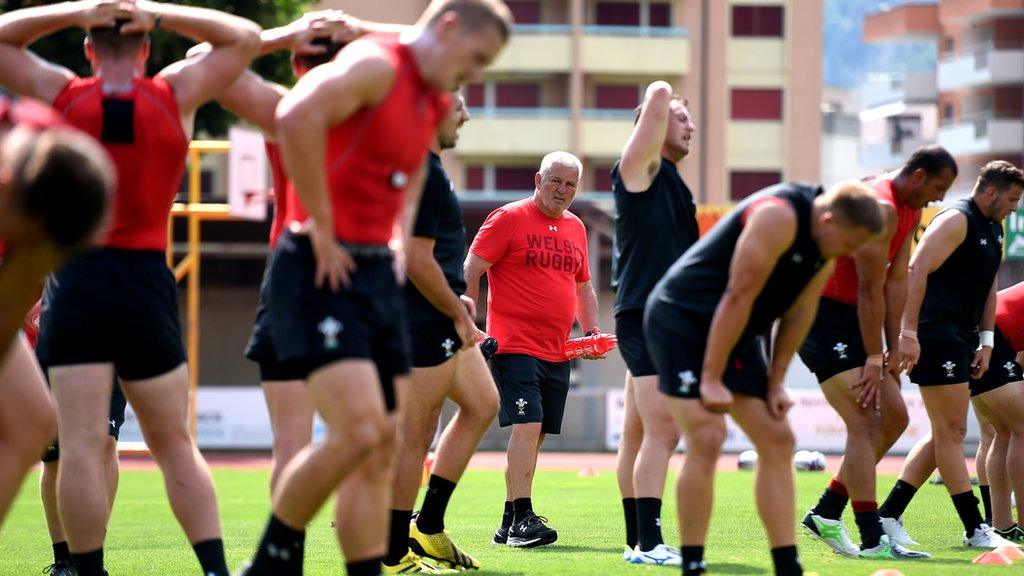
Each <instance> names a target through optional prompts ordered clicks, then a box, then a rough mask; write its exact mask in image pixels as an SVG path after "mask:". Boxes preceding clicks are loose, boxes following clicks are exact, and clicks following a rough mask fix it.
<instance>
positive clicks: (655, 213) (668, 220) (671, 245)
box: [612, 158, 700, 312]
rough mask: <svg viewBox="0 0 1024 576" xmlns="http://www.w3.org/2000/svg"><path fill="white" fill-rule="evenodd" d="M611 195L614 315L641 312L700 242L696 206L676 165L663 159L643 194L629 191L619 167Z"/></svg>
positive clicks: (617, 166) (614, 177) (613, 169)
mask: <svg viewBox="0 0 1024 576" xmlns="http://www.w3.org/2000/svg"><path fill="white" fill-rule="evenodd" d="M612 193H613V195H614V196H615V238H614V239H613V242H612V288H613V289H614V290H615V311H616V312H622V311H625V310H635V309H642V308H643V307H644V303H645V302H647V296H648V295H649V294H650V293H651V290H652V289H653V288H654V285H655V284H657V283H658V280H661V277H662V276H664V275H665V272H666V271H667V270H668V269H669V267H670V266H672V263H673V262H675V261H676V260H677V259H678V258H679V257H680V256H682V255H683V252H686V250H687V249H688V248H689V247H690V246H692V245H693V243H694V242H696V241H697V237H698V236H699V235H700V230H699V228H698V227H697V206H696V205H695V204H694V202H693V194H691V193H690V189H689V188H687V187H686V184H685V183H684V182H683V179H682V178H680V177H679V171H678V170H676V166H675V164H673V163H672V162H669V161H668V160H666V159H664V158H662V159H661V167H660V168H658V174H657V175H656V176H655V177H654V180H652V181H651V185H650V187H649V188H647V190H644V191H643V192H630V191H629V190H627V189H626V186H625V184H623V183H622V177H621V176H620V175H619V162H616V164H615V167H614V168H612Z"/></svg>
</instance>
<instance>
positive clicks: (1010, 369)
mask: <svg viewBox="0 0 1024 576" xmlns="http://www.w3.org/2000/svg"><path fill="white" fill-rule="evenodd" d="M1003 368H1006V375H1007V376H1016V375H1017V371H1016V370H1015V368H1017V365H1016V364H1015V363H1013V362H1007V363H1006V364H1003Z"/></svg>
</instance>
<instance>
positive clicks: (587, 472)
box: [579, 467, 598, 478]
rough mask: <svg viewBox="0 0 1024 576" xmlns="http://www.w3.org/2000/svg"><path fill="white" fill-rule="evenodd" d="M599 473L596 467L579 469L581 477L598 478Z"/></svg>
mask: <svg viewBox="0 0 1024 576" xmlns="http://www.w3.org/2000/svg"><path fill="white" fill-rule="evenodd" d="M597 475H598V472H597V469H596V468H590V467H587V468H581V469H580V471H579V477H580V478H596V477H597Z"/></svg>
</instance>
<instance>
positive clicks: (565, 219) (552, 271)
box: [470, 198, 590, 362]
mask: <svg viewBox="0 0 1024 576" xmlns="http://www.w3.org/2000/svg"><path fill="white" fill-rule="evenodd" d="M470 250H472V252H473V254H476V255H477V256H479V257H480V258H483V259H484V260H486V261H488V262H490V263H491V264H492V266H491V267H490V268H489V269H488V270H487V285H488V290H489V292H488V295H487V332H488V334H490V335H491V336H493V337H494V338H495V339H496V340H497V341H498V353H499V354H528V355H530V356H533V357H534V358H539V359H541V360H546V361H548V362H562V361H564V360H565V355H564V353H563V351H562V348H563V344H565V341H566V339H567V338H568V337H569V332H570V330H572V324H573V320H575V318H576V284H577V283H578V282H586V281H588V280H590V260H589V257H588V255H587V231H586V229H585V228H584V227H583V222H582V221H580V219H579V218H577V217H576V216H575V215H574V214H572V213H571V212H569V211H566V212H564V213H563V214H562V215H561V217H559V218H550V217H548V216H547V215H545V214H544V213H543V212H541V211H540V209H539V208H537V206H536V205H535V204H534V203H533V199H532V198H526V199H523V200H519V201H518V202H512V203H511V204H506V205H505V206H502V207H501V208H498V209H497V210H495V211H494V212H491V214H490V216H488V217H487V220H485V221H484V224H483V226H481V227H480V231H479V232H477V234H476V238H474V239H473V246H472V247H471V248H470Z"/></svg>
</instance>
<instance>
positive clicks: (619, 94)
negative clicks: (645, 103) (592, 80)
mask: <svg viewBox="0 0 1024 576" xmlns="http://www.w3.org/2000/svg"><path fill="white" fill-rule="evenodd" d="M594 103H595V105H596V106H597V108H599V109H602V110H632V109H634V108H636V107H637V105H638V104H640V88H639V87H638V86H635V85H626V86H622V85H614V84H613V85H603V86H597V87H595V89H594Z"/></svg>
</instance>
